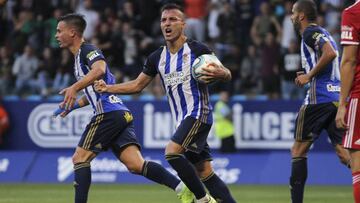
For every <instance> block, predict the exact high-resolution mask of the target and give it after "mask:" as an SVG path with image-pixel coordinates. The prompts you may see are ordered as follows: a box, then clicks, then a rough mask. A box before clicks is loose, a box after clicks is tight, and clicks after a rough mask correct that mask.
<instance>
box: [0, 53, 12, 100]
mask: <svg viewBox="0 0 360 203" xmlns="http://www.w3.org/2000/svg"><path fill="white" fill-rule="evenodd" d="M12 64H13V58H12V57H11V55H10V53H9V51H8V49H7V48H6V47H0V97H1V96H2V95H6V94H9V93H10V92H11V87H12V81H13V76H12V73H11V68H12Z"/></svg>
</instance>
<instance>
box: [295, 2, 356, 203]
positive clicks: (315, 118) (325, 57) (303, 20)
mask: <svg viewBox="0 0 360 203" xmlns="http://www.w3.org/2000/svg"><path fill="white" fill-rule="evenodd" d="M292 12H293V14H292V16H291V20H292V22H293V24H294V27H295V30H296V31H297V32H298V33H299V34H300V35H301V37H302V42H301V58H302V66H303V68H304V69H305V74H301V75H298V76H297V77H296V79H295V83H296V84H297V85H298V86H301V87H302V86H304V85H306V84H307V83H310V88H309V90H308V92H307V95H306V97H305V100H304V103H303V105H302V106H301V108H300V110H299V113H298V116H297V118H296V124H295V136H294V138H295V142H294V144H293V146H292V148H291V156H292V163H291V177H290V190H291V200H292V202H293V203H302V202H303V196H304V187H305V183H306V179H307V152H308V151H309V149H310V146H311V145H312V143H313V142H314V141H315V140H316V139H317V138H318V137H319V135H320V133H321V131H322V130H323V129H325V130H326V131H327V132H328V136H329V138H330V140H331V143H332V145H333V146H334V148H335V151H336V153H337V155H338V156H339V158H340V160H341V162H342V163H343V164H345V165H350V156H349V153H348V152H347V150H345V149H344V148H343V147H342V146H341V145H340V144H341V139H342V134H343V131H342V130H340V129H337V128H336V125H335V116H336V112H337V102H338V100H339V91H340V87H339V85H340V73H339V57H338V50H337V46H336V43H335V42H334V40H333V38H332V37H331V36H330V34H329V33H328V31H326V30H325V29H324V28H322V27H320V26H318V25H317V24H315V22H316V18H317V10H316V5H315V3H314V2H313V1H312V0H298V1H297V2H296V3H295V4H294V6H293V10H292Z"/></svg>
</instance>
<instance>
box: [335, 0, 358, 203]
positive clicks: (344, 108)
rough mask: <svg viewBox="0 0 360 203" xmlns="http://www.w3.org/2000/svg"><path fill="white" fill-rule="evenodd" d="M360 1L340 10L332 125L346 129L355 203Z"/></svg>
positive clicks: (356, 193)
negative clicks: (339, 51) (336, 93)
mask: <svg viewBox="0 0 360 203" xmlns="http://www.w3.org/2000/svg"><path fill="white" fill-rule="evenodd" d="M359 19H360V1H359V0H357V1H356V2H355V3H354V4H353V5H351V6H349V7H348V8H346V9H345V10H344V11H343V14H342V22H341V44H342V45H343V47H344V50H343V55H342V60H341V68H340V71H341V72H340V74H341V91H340V103H339V108H338V112H337V115H336V126H337V127H338V128H344V129H346V133H345V137H344V139H343V145H344V148H347V149H349V150H350V155H351V159H352V164H351V171H352V177H353V189H354V200H355V203H360V117H359V116H360V103H359V102H358V101H359V98H360V50H359V44H360V20H359Z"/></svg>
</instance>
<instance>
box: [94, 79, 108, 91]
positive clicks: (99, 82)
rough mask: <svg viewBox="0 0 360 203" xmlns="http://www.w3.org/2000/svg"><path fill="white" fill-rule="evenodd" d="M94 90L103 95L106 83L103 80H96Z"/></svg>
mask: <svg viewBox="0 0 360 203" xmlns="http://www.w3.org/2000/svg"><path fill="white" fill-rule="evenodd" d="M94 88H95V91H96V92H99V93H103V92H106V91H107V87H106V83H105V81H104V80H96V81H95V82H94Z"/></svg>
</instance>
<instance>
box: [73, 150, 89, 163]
mask: <svg viewBox="0 0 360 203" xmlns="http://www.w3.org/2000/svg"><path fill="white" fill-rule="evenodd" d="M91 157H92V156H91V155H90V154H85V153H79V152H76V153H75V154H74V155H73V156H72V162H73V164H77V163H83V162H90V161H91V159H92V158H91Z"/></svg>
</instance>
